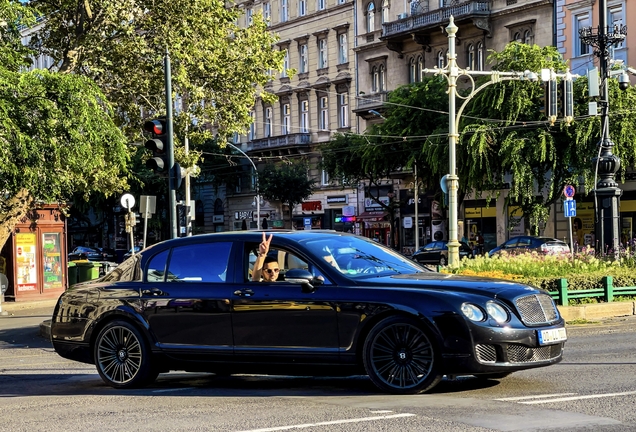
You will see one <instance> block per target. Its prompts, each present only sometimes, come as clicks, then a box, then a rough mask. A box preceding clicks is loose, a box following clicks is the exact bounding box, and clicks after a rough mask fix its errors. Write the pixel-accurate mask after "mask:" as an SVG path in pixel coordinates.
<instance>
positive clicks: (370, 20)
mask: <svg viewBox="0 0 636 432" xmlns="http://www.w3.org/2000/svg"><path fill="white" fill-rule="evenodd" d="M373 31H375V5H374V4H373V2H371V3H369V5H368V6H367V33H371V32H373Z"/></svg>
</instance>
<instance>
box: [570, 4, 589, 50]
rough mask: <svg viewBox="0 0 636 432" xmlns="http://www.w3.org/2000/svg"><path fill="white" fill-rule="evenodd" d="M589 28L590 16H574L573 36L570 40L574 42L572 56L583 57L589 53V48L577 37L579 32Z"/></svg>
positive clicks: (587, 14)
mask: <svg viewBox="0 0 636 432" xmlns="http://www.w3.org/2000/svg"><path fill="white" fill-rule="evenodd" d="M589 26H590V14H589V13H587V12H586V13H584V14H580V15H576V16H575V17H574V34H573V35H572V36H573V37H572V39H573V40H574V41H575V43H574V46H573V48H574V56H575V57H579V56H584V55H588V54H589V53H590V46H589V45H588V44H586V43H584V42H583V40H582V39H581V36H579V31H580V30H581V29H584V28H586V27H589Z"/></svg>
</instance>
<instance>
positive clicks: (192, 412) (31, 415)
mask: <svg viewBox="0 0 636 432" xmlns="http://www.w3.org/2000/svg"><path fill="white" fill-rule="evenodd" d="M43 317H47V314H46V313H44V314H41V315H38V314H37V313H35V312H34V313H31V314H30V315H27V316H21V317H18V316H14V317H0V398H1V400H2V420H1V421H0V431H29V432H31V431H66V430H96V431H131V430H144V431H155V430H156V431H169V430H174V431H185V430H188V431H191V430H192V431H194V430H197V431H198V430H200V431H250V432H254V431H263V432H265V431H282V430H303V431H329V432H334V431H347V432H348V431H354V432H355V431H395V430H401V431H404V432H405V431H435V432H438V431H439V432H444V431H477V432H482V431H568V432H574V431H576V432H580V431H590V432H592V431H594V432H596V431H608V432H609V431H611V432H616V431H634V430H636V410H634V406H636V374H635V373H634V372H635V371H636V354H634V353H633V347H634V345H635V342H636V319H634V318H629V319H621V318H615V319H612V320H607V321H605V322H603V323H602V324H595V325H588V326H583V327H578V326H576V327H573V326H570V327H569V329H568V331H569V337H570V340H569V342H568V344H567V350H566V354H565V360H564V361H563V362H562V363H560V364H558V365H555V366H551V367H548V368H540V369H535V370H530V371H523V372H518V373H515V374H513V375H512V376H510V377H508V378H506V379H503V380H501V381H481V380H477V379H474V378H469V377H459V378H457V379H452V380H450V379H446V380H444V381H443V382H442V383H441V384H440V385H439V386H438V387H437V388H436V389H435V390H434V392H433V393H429V394H423V395H416V396H389V395H385V394H381V393H378V392H377V390H376V389H375V388H374V387H373V386H372V385H371V383H370V382H369V381H368V379H367V378H366V377H352V378H346V379H335V378H322V379H315V378H302V377H301V378H298V377H296V378H293V377H263V376H232V377H216V376H214V375H209V374H184V373H170V374H165V375H161V376H160V378H159V380H158V381H157V382H156V383H155V384H154V385H153V386H151V387H149V388H146V389H140V390H133V391H119V390H115V389H112V388H110V387H106V386H105V385H103V383H102V381H101V380H100V379H99V376H98V375H97V373H96V372H95V368H94V367H93V366H92V365H83V364H79V363H75V362H70V361H66V360H64V359H62V358H60V357H59V356H57V354H55V352H54V351H53V349H52V348H51V345H50V342H48V341H47V340H45V339H42V338H40V337H39V336H37V332H38V323H39V321H41V319H42V318H43Z"/></svg>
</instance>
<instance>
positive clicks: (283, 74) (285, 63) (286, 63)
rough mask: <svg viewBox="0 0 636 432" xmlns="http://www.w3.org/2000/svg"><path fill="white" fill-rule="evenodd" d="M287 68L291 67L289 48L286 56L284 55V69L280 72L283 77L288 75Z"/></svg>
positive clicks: (286, 50)
mask: <svg viewBox="0 0 636 432" xmlns="http://www.w3.org/2000/svg"><path fill="white" fill-rule="evenodd" d="M287 69H289V50H288V49H285V56H284V57H283V71H282V72H281V73H280V76H281V77H283V78H284V77H286V76H287Z"/></svg>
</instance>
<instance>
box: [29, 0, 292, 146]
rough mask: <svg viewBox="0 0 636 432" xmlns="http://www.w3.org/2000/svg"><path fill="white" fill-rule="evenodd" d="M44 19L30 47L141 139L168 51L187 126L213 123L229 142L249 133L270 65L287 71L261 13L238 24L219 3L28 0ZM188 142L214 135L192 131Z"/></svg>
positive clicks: (156, 110) (182, 123) (238, 14)
mask: <svg viewBox="0 0 636 432" xmlns="http://www.w3.org/2000/svg"><path fill="white" fill-rule="evenodd" d="M28 5H29V7H32V8H34V9H35V10H37V11H38V13H40V14H42V15H43V16H44V17H45V19H44V20H43V22H42V25H41V27H38V28H37V29H35V33H34V35H33V36H32V38H31V46H32V47H33V48H34V49H37V50H38V51H39V52H41V53H43V54H46V55H48V56H50V57H52V58H53V60H54V62H53V63H54V65H55V67H59V70H60V71H61V72H63V73H73V74H78V75H84V76H87V77H89V78H90V79H91V80H93V81H94V82H95V83H96V84H97V85H98V86H99V88H101V89H102V90H103V92H104V94H105V95H106V96H107V98H108V100H109V101H110V102H111V103H112V104H113V105H114V106H115V108H116V110H117V114H118V115H119V124H120V126H121V127H122V129H123V130H124V132H125V133H126V135H127V136H128V137H129V138H131V139H133V138H137V136H138V135H139V133H140V131H141V125H142V123H143V121H142V120H143V119H144V117H147V116H150V115H157V114H162V113H165V96H164V95H165V93H164V83H165V80H164V67H163V65H164V55H165V53H166V51H168V52H169V54H170V59H171V70H172V77H171V78H172V90H173V96H174V97H175V99H176V100H175V104H176V105H179V106H178V107H177V109H176V111H175V112H177V113H178V112H181V115H180V118H179V119H177V122H176V126H175V132H176V138H179V137H183V136H184V134H185V133H186V132H185V130H186V127H187V126H188V125H190V124H191V123H192V120H193V119H196V122H197V123H198V124H208V125H212V127H213V128H214V130H215V134H218V135H219V136H220V138H222V139H224V138H227V137H229V136H231V135H232V134H234V133H243V132H244V131H245V129H246V128H247V126H248V125H249V124H250V123H251V121H252V119H251V117H250V110H251V108H252V106H253V105H254V99H255V97H256V96H259V97H261V98H263V99H264V100H266V101H271V100H273V95H271V94H269V93H267V92H264V91H263V87H264V85H265V84H266V83H267V82H268V81H269V80H270V79H271V75H270V73H271V71H278V70H281V68H282V62H283V55H284V53H283V52H282V51H278V50H273V49H272V46H273V44H274V43H275V41H276V39H277V38H276V37H275V36H274V35H273V34H272V33H271V32H269V31H268V28H267V23H266V22H265V20H264V19H263V17H262V15H260V14H255V15H254V16H253V17H251V24H250V25H248V26H245V27H241V26H239V25H238V24H237V23H238V21H239V19H245V18H243V15H244V10H243V9H240V8H239V7H238V6H236V5H233V4H228V3H227V2H224V1H222V0H188V1H172V0H120V1H111V0H92V1H80V2H77V1H76V0H59V1H56V2H50V1H48V0H31V1H30V2H28ZM190 134H191V135H192V136H191V144H193V145H196V143H197V139H198V137H201V136H202V138H200V139H201V142H202V141H205V140H206V139H208V138H209V134H205V133H203V134H202V133H201V130H200V129H199V130H194V129H192V128H190Z"/></svg>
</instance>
